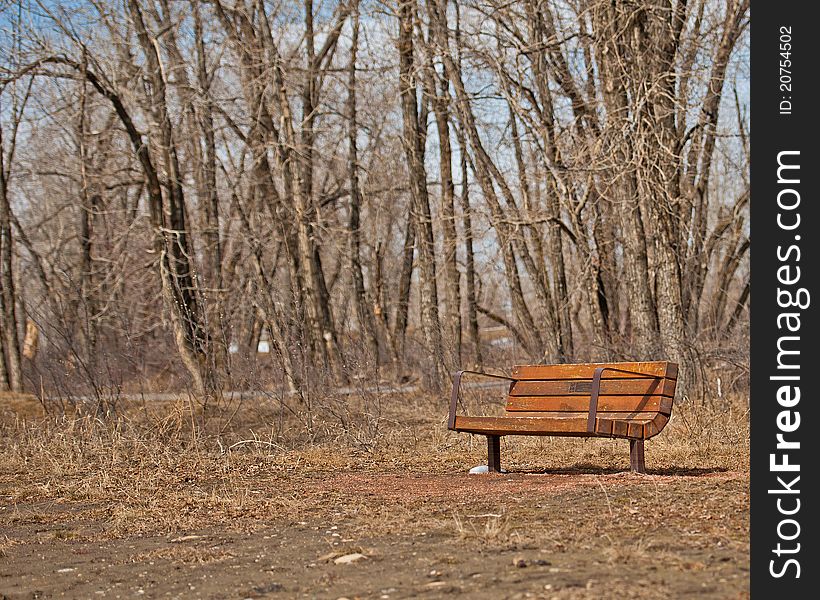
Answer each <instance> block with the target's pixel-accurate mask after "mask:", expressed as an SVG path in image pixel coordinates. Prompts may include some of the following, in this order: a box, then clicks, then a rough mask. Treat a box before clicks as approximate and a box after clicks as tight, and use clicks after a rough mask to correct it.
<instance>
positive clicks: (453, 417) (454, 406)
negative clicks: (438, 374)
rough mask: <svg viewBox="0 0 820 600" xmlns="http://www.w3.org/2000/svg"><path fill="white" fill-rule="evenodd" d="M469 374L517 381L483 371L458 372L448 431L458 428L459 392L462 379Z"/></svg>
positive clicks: (454, 384) (454, 378)
mask: <svg viewBox="0 0 820 600" xmlns="http://www.w3.org/2000/svg"><path fill="white" fill-rule="evenodd" d="M466 373H469V374H471V375H481V376H482V377H490V378H492V379H506V380H507V381H516V380H515V379H514V378H512V377H507V376H506V375H493V374H492V373H482V372H481V371H467V370H464V371H458V372H457V373H456V374H455V376H454V377H453V395H452V397H451V398H450V416H449V417H448V419H447V429H451V430H455V427H456V409H457V408H458V399H459V391H460V389H461V377H462V376H463V375H464V374H466Z"/></svg>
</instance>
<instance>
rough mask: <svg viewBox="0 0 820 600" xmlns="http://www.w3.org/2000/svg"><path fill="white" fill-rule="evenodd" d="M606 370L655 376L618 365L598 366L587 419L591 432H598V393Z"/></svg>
mask: <svg viewBox="0 0 820 600" xmlns="http://www.w3.org/2000/svg"><path fill="white" fill-rule="evenodd" d="M604 371H618V372H619V373H630V374H632V375H640V376H641V377H654V375H650V374H648V373H639V372H638V371H628V370H626V369H618V368H616V367H598V368H597V369H595V372H594V373H593V374H592V390H591V393H590V395H589V418H588V419H587V431H588V432H589V433H598V432H597V431H596V429H597V428H596V426H595V425H596V423H595V419H596V416H597V413H598V395H599V394H600V392H601V376H602V375H603V374H604Z"/></svg>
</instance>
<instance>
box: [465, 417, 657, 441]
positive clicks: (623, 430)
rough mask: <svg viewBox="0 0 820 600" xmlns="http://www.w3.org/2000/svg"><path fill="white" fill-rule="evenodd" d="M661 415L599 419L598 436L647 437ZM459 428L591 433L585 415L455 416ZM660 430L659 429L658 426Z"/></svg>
mask: <svg viewBox="0 0 820 600" xmlns="http://www.w3.org/2000/svg"><path fill="white" fill-rule="evenodd" d="M658 417H663V418H665V416H664V415H655V417H653V418H642V419H628V420H623V419H610V418H605V417H598V418H597V420H596V421H597V430H598V435H599V436H614V437H623V438H633V439H645V433H648V432H650V429H647V426H651V424H652V423H653V422H654V420H655V419H656V418H658ZM455 429H456V431H463V432H469V433H477V434H482V435H558V436H587V437H588V436H589V435H590V434H589V432H587V419H586V416H578V417H564V418H554V417H553V418H544V417H456V423H455ZM658 430H660V429H658Z"/></svg>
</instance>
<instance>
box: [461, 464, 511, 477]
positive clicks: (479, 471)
mask: <svg viewBox="0 0 820 600" xmlns="http://www.w3.org/2000/svg"><path fill="white" fill-rule="evenodd" d="M489 472H490V468H489V467H488V466H487V465H479V466H477V467H473V468H472V469H470V475H481V474H482V473H489ZM501 472H502V473H506V472H507V469H501Z"/></svg>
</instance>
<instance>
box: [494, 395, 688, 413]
mask: <svg viewBox="0 0 820 600" xmlns="http://www.w3.org/2000/svg"><path fill="white" fill-rule="evenodd" d="M671 404H672V399H671V398H669V397H668V396H604V395H601V396H598V412H607V411H612V412H636V411H655V412H663V411H664V410H665V409H666V406H667V405H669V409H670V410H671ZM506 408H507V410H508V411H510V412H519V411H524V412H527V411H529V412H536V411H558V412H580V411H588V410H589V396H588V395H587V396H586V397H584V396H510V397H509V398H508V399H507V407H506Z"/></svg>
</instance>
